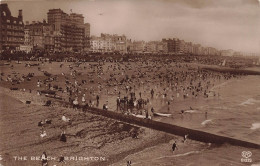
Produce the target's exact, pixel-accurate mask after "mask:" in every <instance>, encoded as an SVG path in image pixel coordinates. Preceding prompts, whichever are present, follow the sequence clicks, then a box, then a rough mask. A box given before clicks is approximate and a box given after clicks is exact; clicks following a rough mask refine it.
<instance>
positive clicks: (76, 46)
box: [47, 9, 90, 52]
mask: <svg viewBox="0 0 260 166" xmlns="http://www.w3.org/2000/svg"><path fill="white" fill-rule="evenodd" d="M47 15H48V23H49V24H50V25H53V26H54V32H53V34H54V49H55V51H73V52H82V51H84V50H85V49H84V48H85V47H89V46H90V43H89V39H90V24H88V23H86V24H84V17H83V15H82V14H77V13H71V14H67V13H65V12H63V11H62V10H61V9H50V10H49V12H48V13H47Z"/></svg>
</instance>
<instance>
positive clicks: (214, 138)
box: [83, 108, 260, 149]
mask: <svg viewBox="0 0 260 166" xmlns="http://www.w3.org/2000/svg"><path fill="white" fill-rule="evenodd" d="M83 109H85V111H87V112H91V113H93V114H97V115H101V116H105V117H108V118H112V119H115V120H119V121H122V122H126V123H131V124H135V125H139V126H143V127H147V128H151V129H155V130H159V131H164V132H167V133H170V134H174V135H178V136H184V135H185V134H189V139H192V140H196V141H200V142H205V143H214V144H224V143H228V144H231V145H235V146H241V147H247V148H257V149H260V144H257V143H253V142H248V141H244V140H239V139H236V138H230V137H226V136H222V135H217V134H212V133H208V132H204V131H200V130H194V129H189V128H185V127H180V126H176V125H172V124H168V123H163V122H158V121H154V120H151V119H142V118H137V117H134V116H131V115H123V114H122V113H118V112H112V111H105V110H101V109H97V108H83Z"/></svg>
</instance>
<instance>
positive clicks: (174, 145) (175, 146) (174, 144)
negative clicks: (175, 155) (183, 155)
mask: <svg viewBox="0 0 260 166" xmlns="http://www.w3.org/2000/svg"><path fill="white" fill-rule="evenodd" d="M176 149H178V148H177V144H176V141H174V143H173V144H172V152H174V151H175V150H176Z"/></svg>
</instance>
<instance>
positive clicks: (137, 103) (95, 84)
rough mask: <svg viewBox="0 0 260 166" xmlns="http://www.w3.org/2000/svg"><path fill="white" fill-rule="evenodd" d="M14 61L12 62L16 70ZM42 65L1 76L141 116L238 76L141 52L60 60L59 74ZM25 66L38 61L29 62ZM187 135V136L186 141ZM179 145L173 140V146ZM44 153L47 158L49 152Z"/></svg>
mask: <svg viewBox="0 0 260 166" xmlns="http://www.w3.org/2000/svg"><path fill="white" fill-rule="evenodd" d="M49 63H51V62H41V63H40V64H42V65H41V66H44V65H45V66H46V65H48V64H49ZM53 63H54V62H53ZM216 63H217V62H216ZM15 65H16V64H15ZM15 65H12V66H10V68H12V70H15ZM38 66H39V65H37V70H38V71H41V72H43V73H44V76H41V77H39V76H38V77H37V78H34V77H35V75H34V73H31V72H30V73H28V75H22V76H20V77H19V76H18V74H17V73H13V75H7V76H6V75H5V74H4V73H1V82H10V83H11V84H12V88H14V87H15V86H16V85H17V84H20V86H22V84H23V83H24V82H25V81H31V79H37V81H36V84H34V85H32V88H31V89H34V91H36V92H37V95H42V93H43V92H44V91H45V94H46V93H47V94H48V95H50V93H49V92H54V94H53V95H54V96H53V97H54V98H56V99H62V100H63V101H65V102H66V103H68V105H69V106H73V108H74V109H78V108H79V106H82V107H90V108H91V107H98V108H102V109H103V110H105V111H106V110H111V111H118V112H122V113H124V114H128V115H144V116H143V117H144V118H147V119H148V118H149V117H150V116H153V114H154V113H155V112H156V111H159V109H160V108H162V107H163V106H165V105H166V106H167V109H168V112H169V110H170V109H171V105H174V103H175V102H178V101H184V100H187V99H189V98H191V99H194V100H196V99H198V98H209V97H218V96H219V95H220V94H217V93H215V92H214V91H212V90H211V88H212V87H213V86H214V85H216V84H219V83H220V82H221V81H225V80H229V79H232V78H235V77H237V75H233V74H230V73H219V72H213V71H207V70H203V69H202V68H201V65H200V64H195V63H187V62H178V61H174V60H169V59H158V58H138V60H133V61H130V62H129V61H128V62H124V61H113V62H111V61H109V62H108V61H106V60H99V61H97V62H91V63H90V62H80V61H77V62H73V63H66V62H60V65H59V68H58V69H57V70H60V71H61V72H60V73H59V74H52V73H51V71H48V72H46V71H44V70H42V69H41V67H38ZM26 67H28V68H33V67H34V66H32V65H26ZM31 89H30V92H32V90H31ZM23 91H25V89H23ZM46 91H47V92H46ZM100 103H101V104H100ZM48 105H50V103H49V104H48ZM187 108H189V106H187ZM179 111H181V110H179ZM61 120H62V121H63V122H64V123H68V124H69V123H71V120H70V118H69V117H66V116H65V115H64V114H63V116H62V117H61ZM50 123H51V120H49V119H45V120H42V121H41V122H39V123H38V126H40V127H41V132H40V137H41V138H44V137H46V136H47V132H46V130H45V129H44V126H45V125H48V124H50ZM187 137H188V136H185V137H184V142H185V141H186V139H187ZM60 141H62V142H66V141H67V137H66V132H65V130H62V132H61V135H60ZM176 149H177V144H176V142H175V143H174V144H173V146H172V151H175V150H176ZM43 156H45V158H46V153H44V154H43ZM43 158H44V157H43ZM44 164H46V160H45V159H43V165H44Z"/></svg>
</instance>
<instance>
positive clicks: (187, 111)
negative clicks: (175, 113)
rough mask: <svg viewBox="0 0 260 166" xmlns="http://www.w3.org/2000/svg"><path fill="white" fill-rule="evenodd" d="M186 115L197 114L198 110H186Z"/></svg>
mask: <svg viewBox="0 0 260 166" xmlns="http://www.w3.org/2000/svg"><path fill="white" fill-rule="evenodd" d="M184 112H185V113H195V112H198V110H186V111H184Z"/></svg>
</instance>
